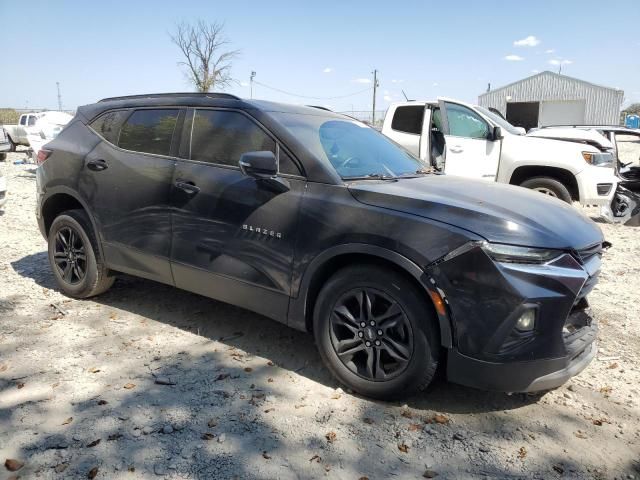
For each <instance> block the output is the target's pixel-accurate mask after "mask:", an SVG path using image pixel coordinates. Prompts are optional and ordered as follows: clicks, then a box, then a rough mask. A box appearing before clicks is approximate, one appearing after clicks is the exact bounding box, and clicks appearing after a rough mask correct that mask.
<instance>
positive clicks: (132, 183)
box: [79, 108, 184, 283]
mask: <svg viewBox="0 0 640 480" xmlns="http://www.w3.org/2000/svg"><path fill="white" fill-rule="evenodd" d="M183 116H184V112H183V113H182V115H180V109H179V108H152V109H136V110H116V111H111V112H107V113H105V114H103V115H101V116H100V117H98V118H97V119H96V120H94V121H93V122H92V123H91V125H90V127H91V128H92V129H93V130H94V132H96V134H97V135H99V136H100V137H101V138H102V140H103V141H101V142H99V143H98V145H97V146H96V147H95V148H94V149H93V150H92V151H91V153H89V155H87V157H86V158H85V162H84V167H83V169H82V174H81V175H80V180H79V190H80V192H81V194H82V195H83V196H84V198H86V199H87V200H88V202H89V206H90V208H91V210H92V212H93V215H94V217H95V220H96V223H97V225H98V228H99V231H100V232H101V235H102V243H103V247H104V255H105V257H106V261H107V264H108V265H109V266H110V267H111V268H113V269H115V270H118V271H122V272H126V273H132V274H135V275H138V276H141V277H145V278H150V279H153V280H157V281H161V282H165V283H173V279H172V276H171V269H170V266H169V245H170V242H171V224H170V217H169V215H170V214H169V195H170V192H171V181H172V178H173V170H174V168H175V158H174V157H173V153H174V152H173V150H172V149H174V148H175V149H177V140H178V134H177V132H178V130H179V126H178V125H179V122H180V120H181V118H182V117H183Z"/></svg>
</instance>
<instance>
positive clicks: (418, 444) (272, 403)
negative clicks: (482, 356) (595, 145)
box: [0, 153, 640, 480]
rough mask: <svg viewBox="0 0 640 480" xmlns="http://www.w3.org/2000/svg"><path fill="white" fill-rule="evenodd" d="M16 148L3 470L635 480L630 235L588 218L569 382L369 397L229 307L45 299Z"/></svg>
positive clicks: (2, 290)
mask: <svg viewBox="0 0 640 480" xmlns="http://www.w3.org/2000/svg"><path fill="white" fill-rule="evenodd" d="M23 157H24V154H22V153H16V154H10V155H9V158H8V159H7V161H6V162H0V170H1V171H2V172H3V173H4V174H5V175H6V176H7V180H8V183H9V201H8V203H7V205H6V206H5V208H4V211H0V240H1V246H0V463H3V462H5V459H11V460H16V461H18V462H20V463H24V466H22V467H21V468H20V469H19V470H18V471H17V472H15V473H12V472H10V471H9V470H8V469H7V468H6V467H4V466H0V479H3V478H9V477H10V476H12V475H16V474H19V475H20V476H21V478H111V479H118V478H126V479H136V478H151V477H166V478H203V479H204V478H241V479H249V478H260V479H272V478H282V479H288V478H292V479H294V478H316V477H322V476H326V477H327V478H332V479H334V478H336V479H352V480H355V479H358V478H362V477H368V478H371V479H374V478H422V476H423V475H425V476H427V478H496V479H497V478H500V479H504V478H576V479H583V478H596V479H603V478H612V479H613V478H640V465H638V463H634V462H638V460H639V453H640V428H639V425H640V398H639V395H638V394H639V387H638V385H639V380H640V375H639V373H638V364H639V363H638V362H639V360H640V358H639V352H640V338H639V332H640V325H639V322H640V319H639V318H638V312H639V308H638V305H640V275H639V274H640V261H638V259H639V258H640V229H634V228H630V227H623V226H614V225H606V224H602V225H601V227H602V229H603V230H604V232H605V234H606V237H607V239H608V240H609V241H610V242H612V243H613V247H612V248H611V249H610V250H609V251H608V252H607V254H606V256H605V259H604V268H603V271H602V276H601V281H600V284H599V285H598V287H596V290H595V291H594V292H593V294H592V295H591V303H592V305H593V308H594V313H595V317H596V318H597V320H598V321H599V323H600V326H601V332H600V351H599V354H598V358H597V359H596V360H595V361H594V362H593V363H592V364H591V366H590V367H589V368H588V369H587V370H585V371H584V372H583V373H582V374H581V375H580V376H578V377H577V378H575V379H573V380H572V381H570V383H568V384H567V385H565V386H563V387H562V388H560V389H558V390H555V391H552V392H549V393H547V394H545V395H537V396H525V395H513V396H507V395H503V394H496V393H487V392H481V391H476V390H471V389H467V388H463V387H459V386H455V385H451V384H447V383H445V382H442V381H439V382H436V384H435V385H433V386H432V387H430V389H429V391H428V392H426V393H424V394H422V395H419V396H416V397H413V398H410V399H407V400H406V405H403V404H402V403H383V402H374V401H370V400H367V399H363V398H360V397H358V396H355V395H352V394H349V393H348V392H343V391H342V390H341V389H339V388H338V387H339V386H338V385H337V384H336V383H335V381H334V380H333V379H332V378H331V377H330V375H329V374H328V373H327V371H326V370H325V369H324V368H323V366H322V365H321V363H320V359H319V356H318V355H317V353H316V351H315V347H314V345H313V340H312V339H311V337H310V336H308V335H305V334H302V333H300V332H296V331H293V330H291V329H288V328H287V327H285V326H283V325H280V324H278V323H275V322H273V321H270V320H268V319H265V318H263V317H260V316H258V315H255V314H253V313H250V312H247V311H244V310H241V309H239V308H235V307H231V306H228V305H225V304H222V303H218V302H215V301H213V300H209V299H206V298H203V297H200V296H197V295H194V294H190V293H187V292H184V291H180V290H177V289H174V288H171V287H168V286H164V285H160V284H157V283H154V282H150V281H146V280H140V279H136V278H133V277H127V276H123V277H121V278H119V279H118V280H117V281H116V283H115V285H114V287H113V288H112V289H111V290H110V291H109V292H107V293H106V294H104V295H102V296H100V297H98V298H96V299H93V300H89V301H76V300H71V299H68V298H66V297H64V296H63V295H61V294H60V293H58V291H57V290H56V289H55V284H54V282H53V278H52V276H51V273H50V270H49V265H48V261H47V256H46V244H45V242H44V240H43V239H42V237H41V236H40V233H39V232H38V229H37V226H36V221H35V217H34V209H35V177H34V174H33V173H31V172H29V171H28V170H26V169H25V167H24V166H22V165H14V164H13V162H14V161H16V160H19V159H22V158H23ZM587 213H589V212H587ZM11 465H17V464H13V463H12V464H11ZM3 468H4V470H2V469H3ZM436 475H437V477H436ZM634 476H635V477H634Z"/></svg>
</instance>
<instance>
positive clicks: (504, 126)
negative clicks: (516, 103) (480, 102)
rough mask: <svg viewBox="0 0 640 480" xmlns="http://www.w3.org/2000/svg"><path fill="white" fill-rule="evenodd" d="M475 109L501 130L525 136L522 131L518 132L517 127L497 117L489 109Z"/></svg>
mask: <svg viewBox="0 0 640 480" xmlns="http://www.w3.org/2000/svg"><path fill="white" fill-rule="evenodd" d="M475 109H476V110H478V111H479V112H480V113H482V114H483V115H485V116H486V117H489V118H490V119H491V121H492V122H493V123H495V124H496V125H498V126H499V127H500V128H502V129H504V130H506V131H507V132H509V133H511V134H513V135H523V133H522V132H521V131H519V130H517V129H516V127H514V126H513V125H511V124H510V123H509V122H507V121H506V120H505V119H504V118H502V117H501V116H499V115H496V114H495V113H493V112H492V111H490V110H488V109H486V108H484V107H479V106H476V107H475Z"/></svg>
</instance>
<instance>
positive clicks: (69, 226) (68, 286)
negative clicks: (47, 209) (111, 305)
mask: <svg viewBox="0 0 640 480" xmlns="http://www.w3.org/2000/svg"><path fill="white" fill-rule="evenodd" d="M49 263H50V264H51V269H52V270H53V275H54V277H55V278H56V281H57V283H58V286H59V287H60V290H62V292H63V293H65V294H66V295H68V296H70V297H75V298H88V297H92V296H94V295H99V294H100V293H102V292H104V291H105V290H107V289H108V288H109V287H111V285H113V282H114V280H115V278H114V277H113V276H110V272H109V269H108V268H107V267H106V265H105V264H104V262H103V261H102V257H101V256H100V251H99V249H98V242H97V240H96V238H95V235H94V233H93V228H92V225H91V222H90V221H89V217H88V216H87V214H86V213H85V212H84V211H83V210H70V211H67V212H64V213H63V214H61V215H59V216H58V217H56V218H55V219H54V221H53V223H52V224H51V228H50V229H49Z"/></svg>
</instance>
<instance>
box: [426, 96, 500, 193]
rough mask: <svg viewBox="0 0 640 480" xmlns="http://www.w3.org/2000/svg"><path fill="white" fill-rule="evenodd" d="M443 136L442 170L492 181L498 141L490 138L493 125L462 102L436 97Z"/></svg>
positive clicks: (498, 151) (495, 171) (497, 157)
mask: <svg viewBox="0 0 640 480" xmlns="http://www.w3.org/2000/svg"><path fill="white" fill-rule="evenodd" d="M438 104H439V106H440V112H441V115H442V128H443V132H444V138H445V147H446V155H445V158H446V163H445V170H444V171H445V173H446V174H448V175H459V176H462V177H471V178H479V179H482V180H489V181H492V182H493V181H495V180H496V176H497V174H498V165H499V162H500V147H501V140H500V139H498V140H493V138H492V136H493V126H492V125H491V124H489V122H487V120H485V119H484V118H483V117H482V116H480V114H478V113H477V112H475V111H474V110H472V109H471V108H469V107H468V106H466V105H462V104H460V103H456V102H453V101H450V100H442V99H439V100H438Z"/></svg>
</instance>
